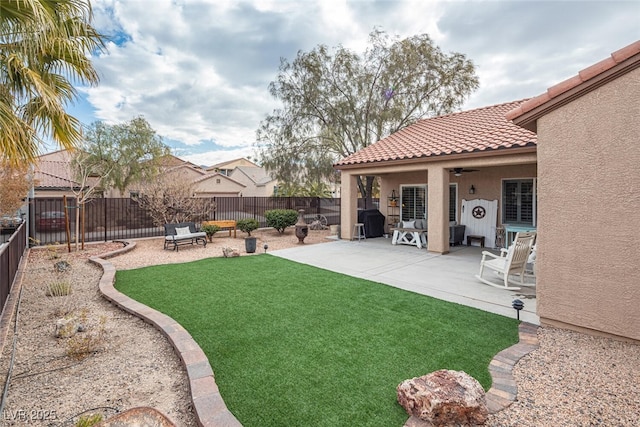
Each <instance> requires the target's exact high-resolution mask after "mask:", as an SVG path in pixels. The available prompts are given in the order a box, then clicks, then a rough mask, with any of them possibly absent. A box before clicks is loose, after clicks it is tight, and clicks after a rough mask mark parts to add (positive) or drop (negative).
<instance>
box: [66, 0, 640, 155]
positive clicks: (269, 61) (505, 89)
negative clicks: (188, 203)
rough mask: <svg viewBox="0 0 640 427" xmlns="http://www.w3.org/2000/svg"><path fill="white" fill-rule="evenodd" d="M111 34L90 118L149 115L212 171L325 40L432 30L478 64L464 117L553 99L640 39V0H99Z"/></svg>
mask: <svg viewBox="0 0 640 427" xmlns="http://www.w3.org/2000/svg"><path fill="white" fill-rule="evenodd" d="M91 4H92V6H93V8H94V15H95V22H94V24H95V25H96V26H97V27H98V29H99V30H100V31H101V32H102V33H104V34H107V35H108V36H109V37H111V39H112V42H110V43H109V46H108V51H107V52H106V53H103V54H101V55H99V56H96V57H94V58H93V62H94V65H95V67H96V69H97V70H98V72H99V75H100V79H101V81H100V84H99V85H98V86H97V87H93V88H88V87H78V90H79V93H80V95H81V97H80V99H79V100H78V102H77V103H76V105H74V106H73V107H71V108H70V112H71V113H72V114H73V115H75V116H76V117H78V118H79V119H80V120H81V121H82V122H83V123H85V124H90V123H91V122H93V121H96V120H102V121H105V122H107V123H112V124H113V123H121V122H124V121H128V120H131V119H132V118H133V117H136V116H139V115H142V116H144V117H145V119H146V120H147V121H148V122H149V123H150V124H151V126H152V127H153V128H154V129H155V130H156V131H157V132H158V134H159V135H161V136H162V137H163V138H164V139H165V142H166V143H168V144H169V145H170V146H171V147H172V149H173V151H174V154H176V155H178V156H179V157H181V158H183V159H185V160H189V161H192V162H194V163H197V164H203V165H212V164H215V163H218V162H221V161H225V160H230V159H234V158H238V157H247V156H253V155H254V152H253V147H252V145H253V143H254V141H255V131H256V129H257V128H258V126H259V124H260V121H261V120H262V119H263V118H264V117H265V116H266V115H267V114H269V113H270V112H271V111H272V110H273V109H274V108H277V107H278V103H277V101H276V100H274V99H273V98H272V97H271V96H270V95H269V92H268V85H269V82H271V81H272V80H274V79H275V77H276V74H277V71H278V65H279V63H280V58H286V59H288V60H292V59H294V58H295V56H296V53H297V52H298V51H299V50H303V51H308V50H311V49H312V48H313V47H315V46H316V45H318V44H325V45H327V46H330V47H334V46H337V45H338V44H342V45H343V46H345V47H348V48H351V49H353V50H355V51H357V52H362V51H363V50H364V48H365V47H366V41H367V37H368V34H369V33H370V32H371V30H372V29H373V28H374V27H379V28H381V29H383V30H385V31H386V32H387V33H389V34H392V35H399V36H411V35H414V34H421V33H428V34H429V35H430V36H431V37H432V39H433V40H434V41H435V42H436V44H437V45H438V46H439V47H440V48H441V49H442V50H443V51H445V52H452V51H455V52H460V53H463V54H465V55H466V56H467V57H468V58H469V59H471V60H472V61H473V62H474V63H475V64H476V67H477V73H478V75H479V77H480V88H479V89H478V90H477V91H476V92H475V93H473V94H472V95H471V96H470V98H469V99H468V101H467V102H466V104H465V106H464V108H463V109H465V110H466V109H470V108H476V107H481V106H486V105H493V104H497V103H501V102H508V101H513V100H516V99H522V98H528V97H532V96H536V95H539V94H540V93H542V92H544V91H545V90H546V89H547V88H548V87H549V86H552V85H554V84H556V83H559V82H561V81H562V80H564V79H566V78H569V77H571V76H573V75H575V74H576V73H577V72H578V71H580V70H581V69H583V68H585V67H588V66H590V65H592V64H594V63H596V62H598V61H600V60H602V59H605V58H606V57H608V56H609V55H610V54H611V52H613V51H616V50H618V49H620V48H622V47H624V46H626V45H628V44H630V43H633V42H634V41H637V40H639V39H640V1H637V0H633V1H473V2H462V1H426V0H416V1H413V0H392V1H387V0H381V1H373V0H371V1H369V0H357V1H338V0H335V1H334V0H297V1H285V0H255V1H234V0H227V1H224V0H93V1H92V2H91Z"/></svg>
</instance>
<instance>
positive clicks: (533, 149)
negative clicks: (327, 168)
mask: <svg viewBox="0 0 640 427" xmlns="http://www.w3.org/2000/svg"><path fill="white" fill-rule="evenodd" d="M536 153H537V145H536V144H534V143H531V144H527V145H526V146H523V147H511V148H498V149H491V150H482V151H481V150H477V151H473V152H464V153H442V154H436V155H428V156H422V157H411V158H403V159H386V160H376V161H371V162H363V163H351V164H335V165H333V167H334V169H336V170H340V171H343V170H359V169H364V170H371V172H370V173H373V172H374V170H375V171H379V170H380V171H381V170H384V172H393V171H396V170H397V171H409V170H418V169H424V168H425V165H426V164H430V163H436V162H439V163H441V164H442V167H454V165H455V167H463V166H464V167H473V166H477V167H480V166H485V167H487V166H502V165H508V164H522V163H535V162H536V161H537V160H536ZM491 158H495V162H491V161H490V159H491ZM389 169H392V170H389ZM368 173H369V172H368Z"/></svg>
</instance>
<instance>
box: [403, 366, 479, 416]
mask: <svg viewBox="0 0 640 427" xmlns="http://www.w3.org/2000/svg"><path fill="white" fill-rule="evenodd" d="M397 393H398V402H399V403H400V405H401V406H402V407H403V408H404V409H405V410H406V411H407V413H408V414H409V415H411V416H412V418H411V419H410V421H411V422H412V423H413V424H412V425H419V423H417V421H418V420H416V419H415V418H418V419H419V420H421V421H423V422H424V424H423V425H425V426H427V425H433V426H452V425H453V426H475V425H482V424H484V423H485V421H486V419H487V414H488V411H487V405H486V402H485V393H484V389H483V388H482V386H481V385H480V383H479V382H478V381H477V380H476V379H475V378H473V377H471V376H470V375H468V374H466V373H465V372H462V371H450V370H447V369H442V370H439V371H435V372H432V373H430V374H427V375H423V376H421V377H417V378H412V379H410V380H405V381H403V382H401V383H400V384H399V385H398V387H397Z"/></svg>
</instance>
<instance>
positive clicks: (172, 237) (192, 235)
mask: <svg viewBox="0 0 640 427" xmlns="http://www.w3.org/2000/svg"><path fill="white" fill-rule="evenodd" d="M194 243H195V244H197V245H198V244H202V245H203V246H207V233H205V232H203V231H196V224H195V223H194V222H180V223H177V224H165V225H164V249H167V248H171V249H175V250H176V251H177V250H178V246H180V245H186V244H191V245H193V244H194Z"/></svg>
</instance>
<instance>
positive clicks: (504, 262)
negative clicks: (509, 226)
mask: <svg viewBox="0 0 640 427" xmlns="http://www.w3.org/2000/svg"><path fill="white" fill-rule="evenodd" d="M535 238H536V233H535V232H520V233H518V234H516V238H515V240H514V241H513V244H512V245H511V246H509V249H508V250H507V251H506V253H505V252H502V253H501V254H500V255H496V254H494V253H492V252H488V251H482V261H480V274H478V275H476V278H477V279H478V280H480V281H481V282H483V283H486V284H487V285H490V286H495V287H497V288H503V289H510V290H518V289H520V287H519V286H518V287H516V286H509V284H516V285H517V284H518V283H515V282H513V281H512V280H511V279H510V277H509V276H520V283H519V285H520V286H525V283H524V277H525V270H526V267H527V261H528V260H529V256H530V255H531V249H532V247H533V242H534V241H535ZM485 268H488V269H490V270H493V271H494V272H496V273H498V274H499V275H502V282H503V283H496V282H492V281H490V280H487V279H485V278H483V277H482V274H483V273H484V269H485Z"/></svg>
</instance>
